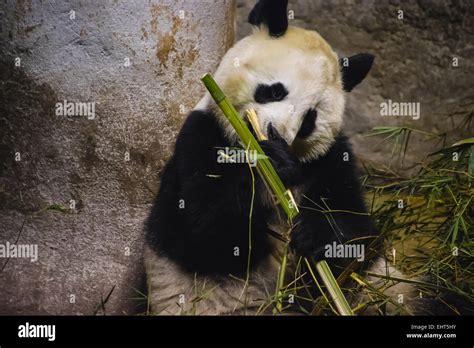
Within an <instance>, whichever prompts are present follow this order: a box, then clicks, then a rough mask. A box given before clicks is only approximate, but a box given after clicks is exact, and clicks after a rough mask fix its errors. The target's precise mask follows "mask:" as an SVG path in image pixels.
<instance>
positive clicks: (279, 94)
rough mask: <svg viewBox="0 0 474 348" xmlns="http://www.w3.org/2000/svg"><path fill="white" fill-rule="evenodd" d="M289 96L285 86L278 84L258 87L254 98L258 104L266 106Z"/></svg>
mask: <svg viewBox="0 0 474 348" xmlns="http://www.w3.org/2000/svg"><path fill="white" fill-rule="evenodd" d="M287 95H288V91H287V90H286V88H285V86H283V85H282V84H281V83H280V82H278V83H274V84H273V85H258V86H257V89H256V90H255V94H254V96H253V97H254V99H255V101H256V102H257V103H259V104H265V103H271V102H277V101H280V100H283V99H285V97H286V96H287Z"/></svg>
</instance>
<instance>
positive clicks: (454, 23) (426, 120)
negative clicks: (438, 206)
mask: <svg viewBox="0 0 474 348" xmlns="http://www.w3.org/2000/svg"><path fill="white" fill-rule="evenodd" d="M252 6H253V1H243V0H239V1H238V2H237V28H238V29H237V38H238V39H239V38H241V37H243V36H245V35H247V34H248V33H249V32H250V31H251V26H250V25H249V24H247V22H246V21H247V16H248V13H249V11H250V9H251V8H252ZM288 9H289V10H292V11H294V17H295V19H294V20H290V25H294V26H301V27H304V28H307V29H313V30H317V31H318V32H319V33H320V34H321V35H322V36H323V37H324V38H325V39H326V40H327V41H328V42H329V43H330V44H331V45H332V46H333V48H334V49H335V51H336V52H337V53H338V54H339V55H340V56H346V55H352V54H355V53H359V52H370V53H373V54H375V56H376V60H375V63H374V66H373V69H372V71H371V72H370V75H369V77H368V78H367V79H366V80H365V81H364V82H363V84H361V85H360V86H358V87H357V88H356V89H354V90H353V91H352V92H351V93H350V95H349V96H348V104H347V112H346V124H345V128H346V130H347V133H348V134H349V135H351V137H352V141H353V143H354V145H355V150H356V151H357V153H358V155H359V156H360V158H361V159H363V160H365V161H367V162H375V163H378V164H377V167H379V168H381V165H382V164H383V165H387V166H390V167H391V168H392V169H393V170H395V171H397V172H398V173H399V174H400V175H403V176H405V175H410V174H414V173H416V168H415V167H414V164H416V163H418V162H419V161H420V160H421V159H423V158H424V157H425V156H426V154H427V153H429V152H431V151H433V149H436V148H437V146H438V145H439V143H438V141H439V139H438V140H430V139H428V138H427V137H425V136H419V135H417V134H413V136H412V137H411V138H410V143H409V152H408V153H407V154H406V157H405V159H404V161H403V163H402V162H401V161H400V160H398V157H397V156H391V153H392V144H393V143H383V144H381V143H380V142H381V138H380V137H378V138H367V137H365V136H364V134H367V132H368V131H369V130H370V129H371V128H372V127H377V126H389V125H396V126H404V127H412V128H415V129H419V130H422V131H425V132H430V133H436V134H438V133H444V132H450V133H451V134H452V136H450V137H448V139H447V143H448V144H452V143H453V142H454V141H457V140H459V139H462V138H463V137H468V136H472V135H473V133H474V132H473V128H472V127H471V128H470V129H467V130H466V129H465V130H458V129H455V130H453V125H456V126H459V124H460V123H462V120H463V118H464V117H467V116H468V115H471V118H472V113H473V111H474V93H473V87H474V86H473V85H474V84H473V76H474V60H473V59H472V57H473V56H474V6H472V1H468V0H464V1H463V0H460V1H443V0H433V1H430V0H418V1H415V0H409V1H396V0H392V1H388V0H359V1H355V0H354V1H346V0H330V1H327V0H314V1H309V0H290V1H289V6H288ZM399 10H402V11H403V17H404V19H403V20H400V19H398V15H399V13H398V11H399ZM454 57H457V58H458V59H459V66H458V67H457V68H455V67H453V66H452V59H453V58H454ZM289 69H291V67H289ZM388 99H391V100H392V101H399V102H419V103H420V107H421V115H420V119H418V120H413V119H411V118H409V117H382V116H380V103H382V102H386V101H387V100H388Z"/></svg>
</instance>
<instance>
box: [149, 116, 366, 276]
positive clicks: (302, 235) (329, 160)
mask: <svg viewBox="0 0 474 348" xmlns="http://www.w3.org/2000/svg"><path fill="white" fill-rule="evenodd" d="M268 134H269V138H270V139H269V140H267V141H263V142H261V146H262V148H263V149H264V151H265V153H266V154H267V155H268V156H269V157H270V158H271V160H272V162H273V164H274V166H275V169H276V170H277V172H278V173H279V174H280V176H281V177H282V180H283V182H284V183H285V185H288V186H290V187H291V186H293V185H303V186H304V188H305V189H304V194H305V196H306V197H308V199H306V198H305V199H303V201H302V205H303V206H305V207H309V208H312V209H313V208H316V209H318V207H317V206H315V205H314V203H313V202H315V203H317V204H319V205H322V206H324V202H326V204H327V205H328V206H329V207H330V208H331V209H334V210H350V211H355V212H365V206H364V202H363V198H362V197H363V196H362V193H361V189H360V185H359V183H358V180H357V177H356V172H355V169H354V168H355V166H354V157H353V155H352V151H351V149H350V146H349V144H348V142H347V139H346V138H345V137H339V138H338V139H337V140H336V143H335V144H334V145H333V146H332V148H331V150H330V151H329V152H328V153H327V154H326V155H324V156H323V157H321V158H319V159H317V160H314V161H313V162H311V163H307V164H304V165H303V164H301V163H300V162H299V161H298V160H297V159H296V158H295V157H294V156H293V155H292V154H291V153H290V149H289V147H288V145H287V144H286V143H285V141H284V140H283V139H282V138H281V137H280V136H279V134H278V132H277V131H276V130H275V129H274V128H273V127H272V126H271V125H269V129H268ZM234 145H235V144H230V143H229V142H228V141H227V140H226V139H225V138H224V136H223V134H222V131H221V128H220V126H219V125H218V123H217V121H216V120H215V116H214V115H213V114H211V113H206V112H202V111H194V112H192V113H191V114H190V115H189V116H188V118H187V120H186V122H185V123H184V125H183V127H182V129H181V131H180V133H179V135H178V139H177V142H176V148H175V152H174V155H173V157H172V158H171V159H170V161H169V162H168V164H167V165H166V167H165V170H164V172H163V175H162V178H161V187H160V191H159V193H158V196H157V198H156V201H155V203H154V206H153V208H152V211H151V214H150V217H149V219H148V235H147V239H148V242H149V244H150V245H152V246H154V247H155V248H156V250H158V251H159V252H160V253H162V254H165V255H167V256H168V257H169V258H171V259H172V260H174V261H175V262H176V263H177V264H179V265H181V266H182V267H183V268H184V269H186V270H188V271H192V272H195V271H197V272H200V273H201V274H229V273H233V274H239V273H244V272H245V271H246V268H247V256H248V247H249V245H248V236H249V234H248V233H249V212H250V204H251V197H252V180H251V175H250V171H249V167H248V164H245V163H244V164H235V163H230V164H219V163H218V162H217V160H216V159H217V151H218V149H219V148H221V147H226V146H234ZM346 152H347V153H348V155H349V159H350V160H349V161H348V162H345V161H344V158H343V156H344V153H346ZM209 175H213V176H216V175H217V176H218V177H213V176H209ZM255 180H256V183H255V186H256V187H255V191H256V196H255V202H254V208H253V216H252V254H251V261H252V266H255V265H256V264H258V263H259V261H260V260H261V259H262V258H263V257H264V256H265V255H267V254H268V252H269V249H268V243H267V242H268V238H271V237H269V234H268V233H267V221H268V219H269V217H270V214H271V213H272V211H270V210H269V209H268V208H265V207H264V205H263V200H262V199H261V198H262V197H263V195H262V192H263V190H264V189H265V188H264V185H263V183H262V182H261V180H260V178H259V177H258V175H257V173H256V171H255ZM180 199H184V204H185V207H184V209H180V207H179V200H180ZM310 200H311V201H313V202H311V201H310ZM312 209H306V208H301V209H300V210H301V213H300V215H299V216H298V221H297V227H296V229H295V231H294V232H293V237H292V238H293V241H292V244H291V246H292V248H293V249H294V250H295V252H296V253H297V254H299V255H304V256H310V257H318V258H319V257H321V251H322V249H323V248H324V245H325V244H326V243H331V242H332V241H334V240H336V241H338V242H344V241H347V240H350V239H352V238H354V237H361V236H366V235H370V234H372V233H373V228H372V224H371V221H370V218H369V217H368V216H366V215H354V214H350V213H344V212H339V213H332V214H325V213H321V212H318V211H317V210H312ZM329 215H330V216H331V217H332V220H331V221H333V220H334V221H335V222H336V225H337V226H338V228H339V229H340V231H336V232H334V231H333V227H331V224H330V223H329V222H328V219H327V218H328V216H329ZM333 225H334V223H333ZM236 246H237V247H239V249H240V256H234V247H236Z"/></svg>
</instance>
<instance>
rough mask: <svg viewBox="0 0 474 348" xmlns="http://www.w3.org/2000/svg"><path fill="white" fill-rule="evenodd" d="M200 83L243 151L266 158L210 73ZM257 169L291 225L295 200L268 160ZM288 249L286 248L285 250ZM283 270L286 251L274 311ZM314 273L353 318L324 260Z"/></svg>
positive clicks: (278, 301) (342, 312) (341, 310)
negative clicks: (238, 140)
mask: <svg viewBox="0 0 474 348" xmlns="http://www.w3.org/2000/svg"><path fill="white" fill-rule="evenodd" d="M201 80H202V82H203V83H204V85H205V86H206V88H207V90H208V91H209V93H210V94H211V96H212V98H213V99H214V101H215V102H216V103H217V105H218V106H219V108H220V109H221V111H222V113H223V114H224V116H225V117H226V118H227V119H228V120H229V122H230V123H231V125H232V126H233V127H234V129H235V132H236V133H237V135H238V137H239V139H240V141H241V143H242V145H243V146H244V148H246V149H249V150H252V151H257V153H258V154H259V155H265V153H264V152H263V150H262V148H261V147H260V145H259V143H258V142H257V140H256V139H255V137H254V136H253V134H252V133H251V132H250V130H249V128H248V127H247V125H246V124H245V122H244V120H243V118H242V116H241V115H240V114H239V112H238V111H237V110H236V109H235V108H234V106H233V105H232V104H231V103H230V101H229V100H228V99H227V97H226V96H225V94H224V92H223V91H222V90H221V89H220V87H219V86H218V85H217V83H216V81H215V80H214V78H213V77H212V76H211V74H206V75H204V76H203V77H202V78H201ZM257 169H258V171H259V173H260V174H261V175H262V177H263V179H264V181H265V182H266V184H267V185H268V186H269V187H270V189H271V190H272V191H273V193H274V194H275V196H276V197H277V199H278V202H279V203H280V205H281V207H282V208H283V210H284V211H285V213H286V215H287V216H288V221H289V224H290V226H291V225H292V221H293V219H294V218H295V217H296V216H297V215H298V213H299V210H298V207H297V205H296V203H295V201H294V198H293V195H292V194H291V191H290V190H288V189H286V188H285V186H284V185H283V183H282V181H281V179H280V177H279V176H278V174H277V172H276V171H275V168H273V165H272V164H271V162H270V161H269V159H268V158H261V159H259V160H258V161H257ZM286 249H287V247H285V250H286ZM284 267H286V252H285V254H284V257H283V260H282V263H281V265H280V271H279V274H278V280H277V283H278V284H277V294H276V295H277V296H276V297H277V298H276V300H277V309H280V310H281V308H282V304H281V295H282V293H281V291H280V289H281V288H282V287H283V281H284V274H285V270H284ZM316 270H317V271H318V273H319V275H320V277H321V279H322V280H323V282H324V285H325V286H326V288H327V289H328V292H329V294H330V296H331V297H332V299H333V301H334V303H335V304H336V308H337V309H338V310H339V313H340V314H341V315H354V314H353V312H352V310H351V308H350V307H349V304H348V303H347V301H346V299H345V297H344V294H343V293H342V291H341V288H340V287H339V285H338V284H337V281H336V279H335V278H334V275H333V274H332V272H331V269H330V268H329V265H328V264H327V262H326V261H324V260H323V261H319V262H316Z"/></svg>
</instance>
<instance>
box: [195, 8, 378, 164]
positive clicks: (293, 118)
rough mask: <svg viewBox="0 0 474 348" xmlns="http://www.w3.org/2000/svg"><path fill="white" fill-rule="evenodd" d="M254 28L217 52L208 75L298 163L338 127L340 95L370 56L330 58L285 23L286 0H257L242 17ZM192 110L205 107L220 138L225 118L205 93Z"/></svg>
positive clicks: (309, 35) (314, 38) (325, 145)
mask: <svg viewBox="0 0 474 348" xmlns="http://www.w3.org/2000/svg"><path fill="white" fill-rule="evenodd" d="M249 22H250V23H251V24H253V25H255V26H256V29H255V30H254V32H253V33H252V34H251V35H249V36H247V37H245V38H243V39H242V40H240V41H239V42H237V43H236V44H235V45H234V46H233V47H232V48H231V49H230V50H229V51H228V52H227V53H226V54H225V56H224V58H223V59H222V61H221V63H220V65H219V68H218V69H217V71H216V73H215V79H216V81H217V83H218V84H219V85H220V86H221V88H222V90H223V91H224V93H225V94H226V95H227V97H228V98H229V99H230V101H231V102H232V103H233V104H234V106H235V107H236V109H237V110H238V111H239V112H240V113H241V115H244V114H245V111H246V110H247V109H249V108H253V109H255V111H256V112H257V115H258V118H259V122H260V128H261V130H262V131H263V133H264V134H265V135H266V132H267V130H268V125H269V124H270V123H271V124H272V125H273V127H275V128H276V130H277V131H278V132H279V133H280V135H281V136H282V137H283V138H284V139H285V140H286V142H287V143H288V144H289V145H290V146H291V149H292V151H293V152H294V153H295V155H297V157H298V158H299V159H300V160H301V161H303V162H306V161H310V160H312V159H315V158H317V157H319V156H320V155H322V154H324V153H326V152H327V150H328V149H329V148H330V146H331V145H332V143H333V142H334V139H335V137H336V136H337V135H338V133H339V131H340V129H341V127H342V117H343V112H344V104H345V92H348V91H350V90H351V89H352V88H353V87H355V86H356V85H357V84H358V83H359V82H361V81H362V80H363V79H364V77H365V76H366V75H367V73H368V71H369V70H370V67H371V66H372V62H373V56H372V55H370V54H358V55H355V56H352V57H349V58H341V59H338V57H337V55H336V53H335V52H334V51H333V50H332V48H331V46H330V45H329V44H328V43H327V42H326V41H325V40H324V39H323V38H322V37H321V36H320V35H319V34H318V33H317V32H316V31H311V30H305V29H302V28H296V27H288V17H287V0H260V1H259V2H258V3H257V4H256V5H255V7H254V8H253V10H252V12H251V13H250V16H249ZM197 108H198V109H212V110H213V111H214V112H215V113H216V114H217V115H219V117H218V119H219V121H220V122H221V124H222V126H223V129H224V130H225V133H226V136H227V137H228V138H229V139H230V140H231V141H235V139H236V135H235V132H234V130H233V128H232V126H231V125H230V123H229V122H228V121H227V120H226V119H225V118H224V116H223V115H222V114H221V112H220V111H219V110H218V108H217V106H216V105H215V104H214V102H212V101H211V99H210V96H209V95H206V97H204V98H203V99H202V100H201V102H200V103H199V104H198V106H197Z"/></svg>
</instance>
